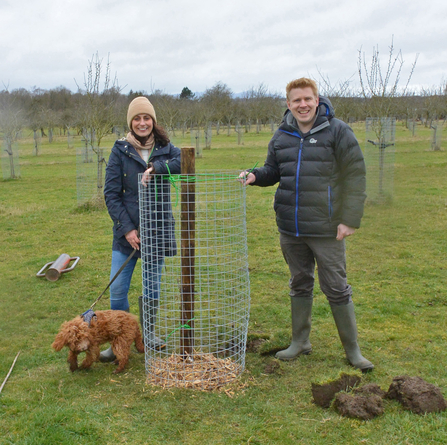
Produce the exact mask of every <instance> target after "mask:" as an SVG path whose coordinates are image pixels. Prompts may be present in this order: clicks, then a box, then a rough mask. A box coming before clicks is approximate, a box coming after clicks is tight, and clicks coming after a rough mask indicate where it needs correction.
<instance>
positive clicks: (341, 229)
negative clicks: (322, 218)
mask: <svg viewBox="0 0 447 445" xmlns="http://www.w3.org/2000/svg"><path fill="white" fill-rule="evenodd" d="M354 232H355V229H354V228H353V227H349V226H345V225H344V224H339V225H338V227H337V241H341V240H342V239H344V238H346V237H347V236H351V235H352V234H353V233H354Z"/></svg>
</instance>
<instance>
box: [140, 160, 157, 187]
mask: <svg viewBox="0 0 447 445" xmlns="http://www.w3.org/2000/svg"><path fill="white" fill-rule="evenodd" d="M154 175H155V168H154V166H153V165H152V164H149V166H148V169H147V170H146V171H145V172H144V173H143V177H142V179H141V183H142V184H143V185H144V186H145V187H147V185H148V183H149V182H150V180H151V179H152V177H153V176H154Z"/></svg>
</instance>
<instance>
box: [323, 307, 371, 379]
mask: <svg viewBox="0 0 447 445" xmlns="http://www.w3.org/2000/svg"><path fill="white" fill-rule="evenodd" d="M331 310H332V315H333V316H334V320H335V324H336V325H337V329H338V335H339V336H340V340H341V342H342V344H343V348H344V349H345V352H346V358H347V359H348V361H349V363H351V365H352V366H354V367H355V368H358V369H360V370H361V371H362V372H368V371H371V370H372V369H374V365H373V364H372V363H371V362H370V361H369V360H366V358H365V357H363V356H362V353H361V352H360V348H359V345H358V343H357V324H356V322H355V313H354V303H352V302H351V303H348V304H346V305H342V306H335V305H331Z"/></svg>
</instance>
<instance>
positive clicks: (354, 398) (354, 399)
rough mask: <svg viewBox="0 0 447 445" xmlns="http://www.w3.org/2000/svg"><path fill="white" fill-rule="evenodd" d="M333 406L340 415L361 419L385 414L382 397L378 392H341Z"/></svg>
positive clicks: (369, 418)
mask: <svg viewBox="0 0 447 445" xmlns="http://www.w3.org/2000/svg"><path fill="white" fill-rule="evenodd" d="M333 406H334V408H335V409H336V410H337V411H338V413H339V414H340V415H342V416H344V417H353V418H355V419H361V420H371V419H374V417H377V416H379V415H381V414H383V407H382V397H380V396H378V395H376V394H368V395H367V396H360V395H351V394H345V393H339V394H337V395H336V396H335V400H334V405H333Z"/></svg>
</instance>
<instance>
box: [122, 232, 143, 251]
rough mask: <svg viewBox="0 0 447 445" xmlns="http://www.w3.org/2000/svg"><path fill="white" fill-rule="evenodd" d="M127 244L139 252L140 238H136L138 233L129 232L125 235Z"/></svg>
mask: <svg viewBox="0 0 447 445" xmlns="http://www.w3.org/2000/svg"><path fill="white" fill-rule="evenodd" d="M124 236H125V237H126V240H127V242H128V243H129V244H130V245H131V246H132V247H133V248H134V249H137V250H140V238H138V232H137V230H135V229H134V230H131V231H130V232H127V233H126V234H125V235H124Z"/></svg>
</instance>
